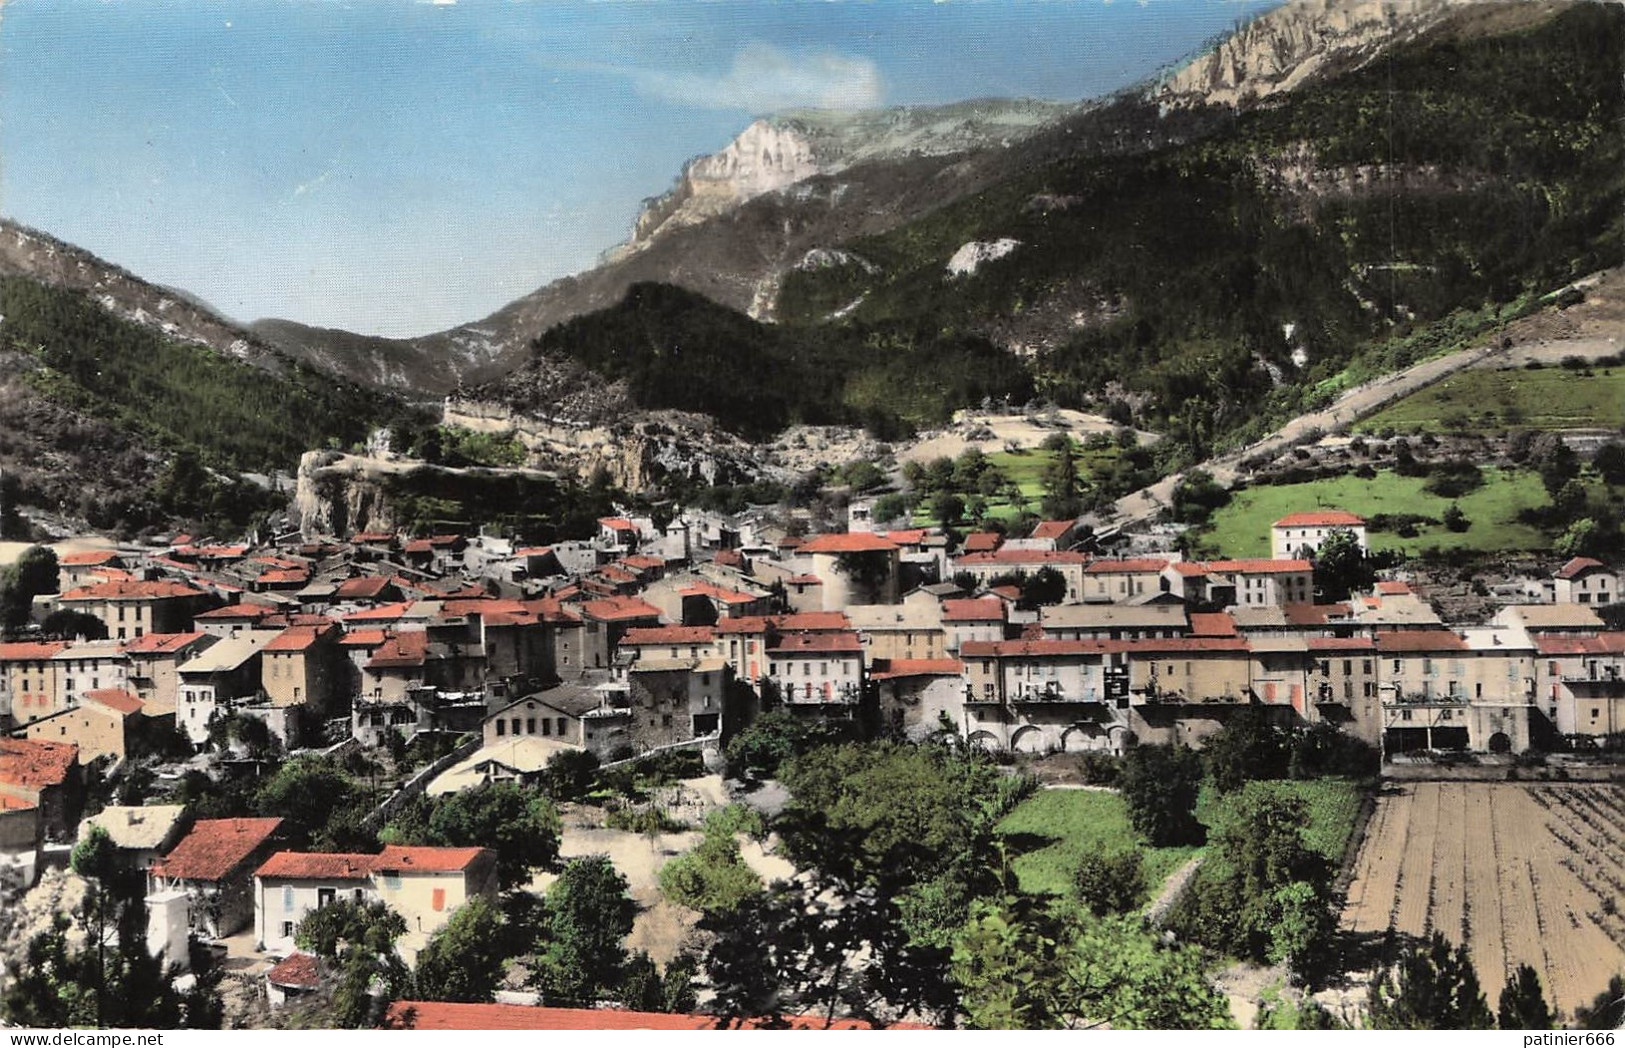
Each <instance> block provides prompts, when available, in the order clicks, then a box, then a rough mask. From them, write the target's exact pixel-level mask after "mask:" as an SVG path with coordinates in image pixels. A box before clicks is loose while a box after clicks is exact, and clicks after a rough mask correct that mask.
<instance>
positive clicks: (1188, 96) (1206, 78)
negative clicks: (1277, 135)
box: [1154, 0, 1472, 106]
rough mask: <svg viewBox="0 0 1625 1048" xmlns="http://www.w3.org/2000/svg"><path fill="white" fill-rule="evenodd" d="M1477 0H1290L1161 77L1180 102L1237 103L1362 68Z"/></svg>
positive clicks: (1163, 89)
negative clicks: (1320, 75) (1391, 47)
mask: <svg viewBox="0 0 1625 1048" xmlns="http://www.w3.org/2000/svg"><path fill="white" fill-rule="evenodd" d="M1471 2H1472V0H1291V2H1290V3H1288V4H1285V5H1284V6H1282V7H1279V8H1277V9H1276V10H1274V11H1271V12H1269V13H1268V14H1265V15H1262V16H1260V17H1258V18H1255V19H1253V20H1252V21H1251V22H1248V23H1246V24H1244V25H1241V26H1239V27H1237V29H1236V31H1235V32H1234V33H1232V34H1230V35H1229V36H1227V37H1225V38H1224V39H1223V40H1222V41H1220V42H1219V43H1218V45H1217V46H1215V47H1214V48H1213V50H1211V51H1208V52H1207V53H1205V54H1203V55H1201V56H1199V57H1198V58H1196V59H1195V60H1193V61H1192V62H1190V64H1188V65H1186V66H1184V67H1183V68H1181V69H1180V70H1179V71H1178V72H1176V73H1174V74H1173V75H1172V76H1170V77H1168V78H1167V79H1166V80H1165V81H1163V82H1162V83H1161V84H1159V85H1158V86H1157V87H1156V88H1155V90H1154V94H1155V96H1156V97H1158V98H1159V99H1160V100H1162V101H1164V102H1167V103H1170V104H1176V105H1194V104H1202V103H1207V104H1210V105H1231V106H1233V105H1237V104H1239V103H1241V102H1244V101H1247V100H1250V99H1260V98H1265V97H1268V96H1269V95H1272V94H1275V93H1276V92H1278V91H1289V90H1291V89H1292V88H1294V87H1296V86H1298V85H1299V84H1301V83H1303V82H1305V81H1307V80H1309V79H1312V78H1314V77H1315V76H1317V75H1319V74H1323V73H1329V72H1333V71H1336V70H1341V69H1350V68H1356V67H1358V66H1359V65H1361V64H1363V63H1364V62H1366V61H1368V60H1370V59H1371V58H1372V57H1373V56H1374V55H1376V54H1377V53H1378V52H1380V51H1381V50H1382V49H1383V48H1385V47H1388V46H1389V45H1391V44H1393V43H1395V42H1396V41H1398V40H1401V39H1407V38H1410V37H1414V36H1416V35H1417V34H1419V33H1421V32H1422V31H1424V30H1425V29H1427V28H1428V27H1429V26H1432V25H1434V24H1435V23H1437V22H1438V21H1439V20H1441V19H1442V18H1444V17H1445V16H1446V15H1448V14H1450V13H1451V11H1452V9H1453V8H1456V7H1459V6H1461V5H1463V4H1466V3H1471Z"/></svg>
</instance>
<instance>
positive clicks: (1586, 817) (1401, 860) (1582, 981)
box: [1343, 782, 1625, 1015]
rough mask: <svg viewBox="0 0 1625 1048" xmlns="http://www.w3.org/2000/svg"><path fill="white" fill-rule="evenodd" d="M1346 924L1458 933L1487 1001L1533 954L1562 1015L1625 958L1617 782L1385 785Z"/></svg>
mask: <svg viewBox="0 0 1625 1048" xmlns="http://www.w3.org/2000/svg"><path fill="white" fill-rule="evenodd" d="M1343 926H1344V927H1345V928H1346V929H1348V930H1350V931H1353V932H1381V931H1384V930H1385V929H1388V928H1394V929H1396V930H1398V931H1400V932H1404V933H1408V934H1411V935H1417V936H1424V935H1428V934H1430V933H1431V932H1433V931H1435V930H1437V931H1440V932H1443V933H1444V934H1445V936H1446V937H1447V938H1449V939H1450V940H1451V941H1452V942H1457V943H1463V942H1464V943H1466V944H1467V948H1468V951H1469V952H1470V953H1471V954H1472V959H1473V966H1474V967H1475V968H1477V969H1478V975H1479V981H1480V982H1481V983H1482V984H1483V986H1484V990H1485V994H1486V996H1487V997H1488V998H1489V1003H1490V1007H1492V1008H1493V1007H1495V1000H1496V997H1497V995H1499V993H1500V991H1501V986H1502V985H1503V984H1504V983H1505V981H1506V978H1507V976H1508V975H1509V974H1510V973H1511V972H1512V970H1513V969H1514V968H1516V967H1517V966H1518V965H1519V964H1523V963H1528V964H1531V965H1533V966H1534V967H1535V970H1536V971H1538V972H1539V973H1540V979H1541V983H1542V985H1543V986H1544V987H1545V988H1546V996H1547V999H1548V1000H1549V1001H1551V1002H1552V1004H1553V1005H1554V1006H1555V1007H1557V1008H1561V1009H1562V1010H1563V1011H1564V1012H1566V1013H1568V1014H1571V1015H1572V1014H1573V1012H1574V1008H1575V1006H1576V1005H1581V1004H1589V1003H1590V1002H1591V1000H1592V998H1593V997H1595V996H1596V995H1597V994H1598V993H1599V992H1601V990H1602V989H1603V988H1604V987H1605V986H1606V985H1607V984H1608V979H1609V977H1610V976H1612V975H1615V974H1617V973H1619V972H1621V971H1625V787H1620V786H1615V785H1605V784H1590V783H1586V784H1579V783H1550V784H1548V783H1539V784H1534V783H1531V784H1527V785H1525V784H1519V783H1493V782H1419V783H1404V784H1394V785H1390V786H1389V787H1388V789H1387V790H1386V791H1385V792H1384V794H1383V795H1382V796H1381V797H1380V798H1379V799H1378V801H1377V810H1376V813H1375V814H1374V815H1373V816H1372V819H1371V823H1370V825H1369V826H1368V827H1367V829H1366V837H1365V841H1364V843H1363V844H1362V846H1361V848H1360V855H1359V859H1358V861H1357V863H1356V866H1355V873H1354V881H1353V883H1352V884H1350V886H1349V895H1348V904H1347V906H1346V907H1345V908H1344V910H1343Z"/></svg>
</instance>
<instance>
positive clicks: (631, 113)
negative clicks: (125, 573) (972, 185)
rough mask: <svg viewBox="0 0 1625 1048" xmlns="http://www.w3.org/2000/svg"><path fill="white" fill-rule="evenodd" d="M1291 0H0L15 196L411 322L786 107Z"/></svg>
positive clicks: (333, 313)
mask: <svg viewBox="0 0 1625 1048" xmlns="http://www.w3.org/2000/svg"><path fill="white" fill-rule="evenodd" d="M1272 6H1274V0H1228V2H1227V0H1141V2H1134V0H1107V2H1102V0H1043V2H1038V0H1033V2H1022V0H998V2H994V0H988V2H978V0H951V2H947V3H925V2H886V0H874V2H870V3H857V2H841V0H834V2H830V0H823V2H811V0H806V2H791V0H784V2H772V0H748V2H737V0H711V2H697V0H681V2H679V0H664V2H650V0H592V2H587V0H535V2H515V0H457V2H455V3H450V2H446V0H440V2H430V0H422V2H420V0H353V2H342V0H172V2H161V0H102V2H98V3H91V2H88V0H7V2H5V4H4V7H3V8H0V213H3V214H5V215H6V216H8V217H11V218H14V219H16V220H18V221H21V222H23V223H25V224H28V225H31V226H35V227H37V228H39V229H43V230H44V231H46V232H48V233H51V234H53V235H55V236H58V237H61V238H62V239H64V240H67V241H70V242H72V243H75V244H78V245H80V246H82V247H85V248H88V249H89V250H91V251H94V252H96V253H97V254H99V255H102V256H103V257H105V258H107V259H109V260H111V261H113V262H116V263H118V264H120V265H123V266H125V267H126V268H128V269H130V270H131V271H133V272H135V273H137V274H138V275H140V276H143V277H145V278H147V279H149V280H153V281H156V282H158V283H163V284H168V285H171V286H174V287H178V288H182V289H185V290H187V291H190V292H193V293H195V294H197V295H199V296H201V297H202V298H204V299H206V300H207V301H209V302H210V303H212V304H213V305H214V306H216V307H217V308H218V309H220V310H222V311H224V312H225V313H226V314H228V315H229V316H232V317H234V318H236V319H239V320H244V321H247V320H252V319H255V318H259V317H268V316H277V317H286V318H289V319H293V320H299V321H303V322H305V323H309V324H318V325H323V326H330V327H343V328H347V329H349V330H352V331H359V332H364V333H368V334H384V335H412V334H422V333H426V332H429V331H435V330H439V329H442V328H446V327H450V326H453V325H455V324H458V323H462V322H465V321H470V320H474V319H477V318H479V317H481V316H484V315H485V314H487V313H489V312H491V311H492V310H494V309H496V308H497V307H499V306H501V305H502V304H504V303H506V302H509V301H511V300H513V299H515V298H517V297H519V296H520V295H522V294H524V293H526V292H528V291H531V290H533V289H535V288H537V287H540V286H541V285H543V284H545V283H547V282H548V281H550V280H552V279H555V278H557V277H560V276H564V275H566V274H569V273H573V272H578V271H580V270H582V269H584V268H586V267H588V266H590V265H591V264H592V263H593V261H594V260H595V259H596V257H597V256H598V254H599V253H600V252H602V251H603V250H604V249H606V248H608V247H610V246H612V245H614V244H616V243H618V242H620V241H622V240H624V239H625V238H626V235H627V233H628V230H629V229H630V225H631V222H632V219H633V218H634V217H635V215H636V213H637V209H638V205H639V202H640V201H641V200H642V199H643V198H645V197H648V196H652V195H655V194H658V193H660V192H663V191H664V190H665V189H667V188H668V187H669V186H670V185H671V182H672V180H673V178H674V177H675V176H676V175H677V173H678V172H679V170H680V169H681V167H682V164H683V163H684V161H686V160H687V159H689V158H690V157H692V156H695V155H698V154H701V153H708V152H712V151H714V150H716V149H719V148H721V147H722V146H723V145H725V144H726V143H727V142H728V141H729V140H730V139H731V138H732V137H733V136H734V135H735V134H737V133H738V132H739V131H740V130H741V129H743V128H744V127H745V125H746V124H748V123H749V122H750V120H751V119H752V117H753V116H758V115H763V114H766V113H769V112H772V111H775V110H779V109H783V108H788V107H792V106H813V105H816V106H831V107H840V108H865V107H871V106H881V105H911V104H932V103H942V102H950V101H956V100H960V99H966V98H982V97H993V96H1026V97H1033V98H1050V99H1065V100H1072V99H1080V98H1087V97H1092V96H1096V95H1099V94H1103V93H1106V92H1109V91H1111V90H1114V89H1116V88H1118V87H1121V86H1124V85H1126V84H1128V83H1132V82H1134V81H1136V80H1138V79H1140V78H1142V77H1145V76H1147V75H1149V74H1150V73H1152V72H1153V71H1154V70H1156V69H1157V68H1158V67H1160V66H1162V65H1164V64H1166V63H1169V62H1171V61H1173V60H1175V59H1177V58H1178V57H1180V56H1181V55H1184V54H1187V53H1189V52H1191V51H1193V50H1194V49H1196V48H1197V47H1199V46H1200V45H1201V43H1202V42H1203V41H1205V40H1208V39H1210V38H1212V37H1213V36H1215V35H1216V34H1218V33H1221V32H1223V31H1225V30H1227V29H1228V28H1230V27H1231V26H1232V25H1233V24H1234V23H1235V22H1236V21H1237V20H1238V19H1239V18H1243V17H1246V16H1247V15H1249V14H1251V13H1256V12H1257V11H1260V10H1264V9H1266V8H1268V7H1272Z"/></svg>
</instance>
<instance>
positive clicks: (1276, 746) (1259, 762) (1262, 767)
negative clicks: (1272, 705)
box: [1202, 706, 1291, 793]
mask: <svg viewBox="0 0 1625 1048" xmlns="http://www.w3.org/2000/svg"><path fill="white" fill-rule="evenodd" d="M1290 749H1291V743H1290V742H1289V740H1288V738H1287V735H1286V733H1285V732H1284V731H1281V730H1280V729H1279V728H1276V727H1275V726H1274V725H1272V724H1271V723H1270V721H1269V716H1268V714H1267V713H1266V712H1265V711H1264V710H1263V709H1260V708H1258V707H1253V706H1245V707H1242V708H1241V709H1239V710H1237V711H1236V712H1235V714H1234V716H1232V717H1231V718H1230V720H1229V721H1227V722H1226V723H1225V726H1224V727H1223V728H1221V729H1219V730H1218V731H1217V732H1215V733H1213V734H1212V735H1210V736H1208V737H1207V739H1206V740H1205V741H1204V742H1203V744H1202V763H1204V764H1205V765H1207V772H1208V775H1209V776H1211V777H1212V779H1213V785H1214V786H1215V787H1216V788H1217V789H1218V791H1219V792H1220V793H1229V792H1231V791H1232V790H1237V789H1240V788H1241V787H1242V786H1243V785H1245V784H1246V783H1248V782H1251V781H1252V780H1254V779H1284V778H1286V774H1287V765H1288V757H1289V753H1290Z"/></svg>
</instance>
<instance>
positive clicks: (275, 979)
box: [265, 953, 322, 990]
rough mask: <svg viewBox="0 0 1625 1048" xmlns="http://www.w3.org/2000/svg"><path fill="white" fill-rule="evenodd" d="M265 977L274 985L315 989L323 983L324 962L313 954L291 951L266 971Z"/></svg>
mask: <svg viewBox="0 0 1625 1048" xmlns="http://www.w3.org/2000/svg"><path fill="white" fill-rule="evenodd" d="M265 979H266V981H267V982H269V983H271V984H272V985H274V986H287V987H291V988H294V989H299V990H314V989H317V988H318V987H320V986H321V985H322V962H321V961H320V960H319V959H317V958H316V956H315V955H313V954H308V953H291V954H289V955H288V956H287V957H285V958H283V959H282V961H281V963H279V964H278V965H277V966H276V967H275V968H272V969H271V970H270V971H268V972H266V973H265Z"/></svg>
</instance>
